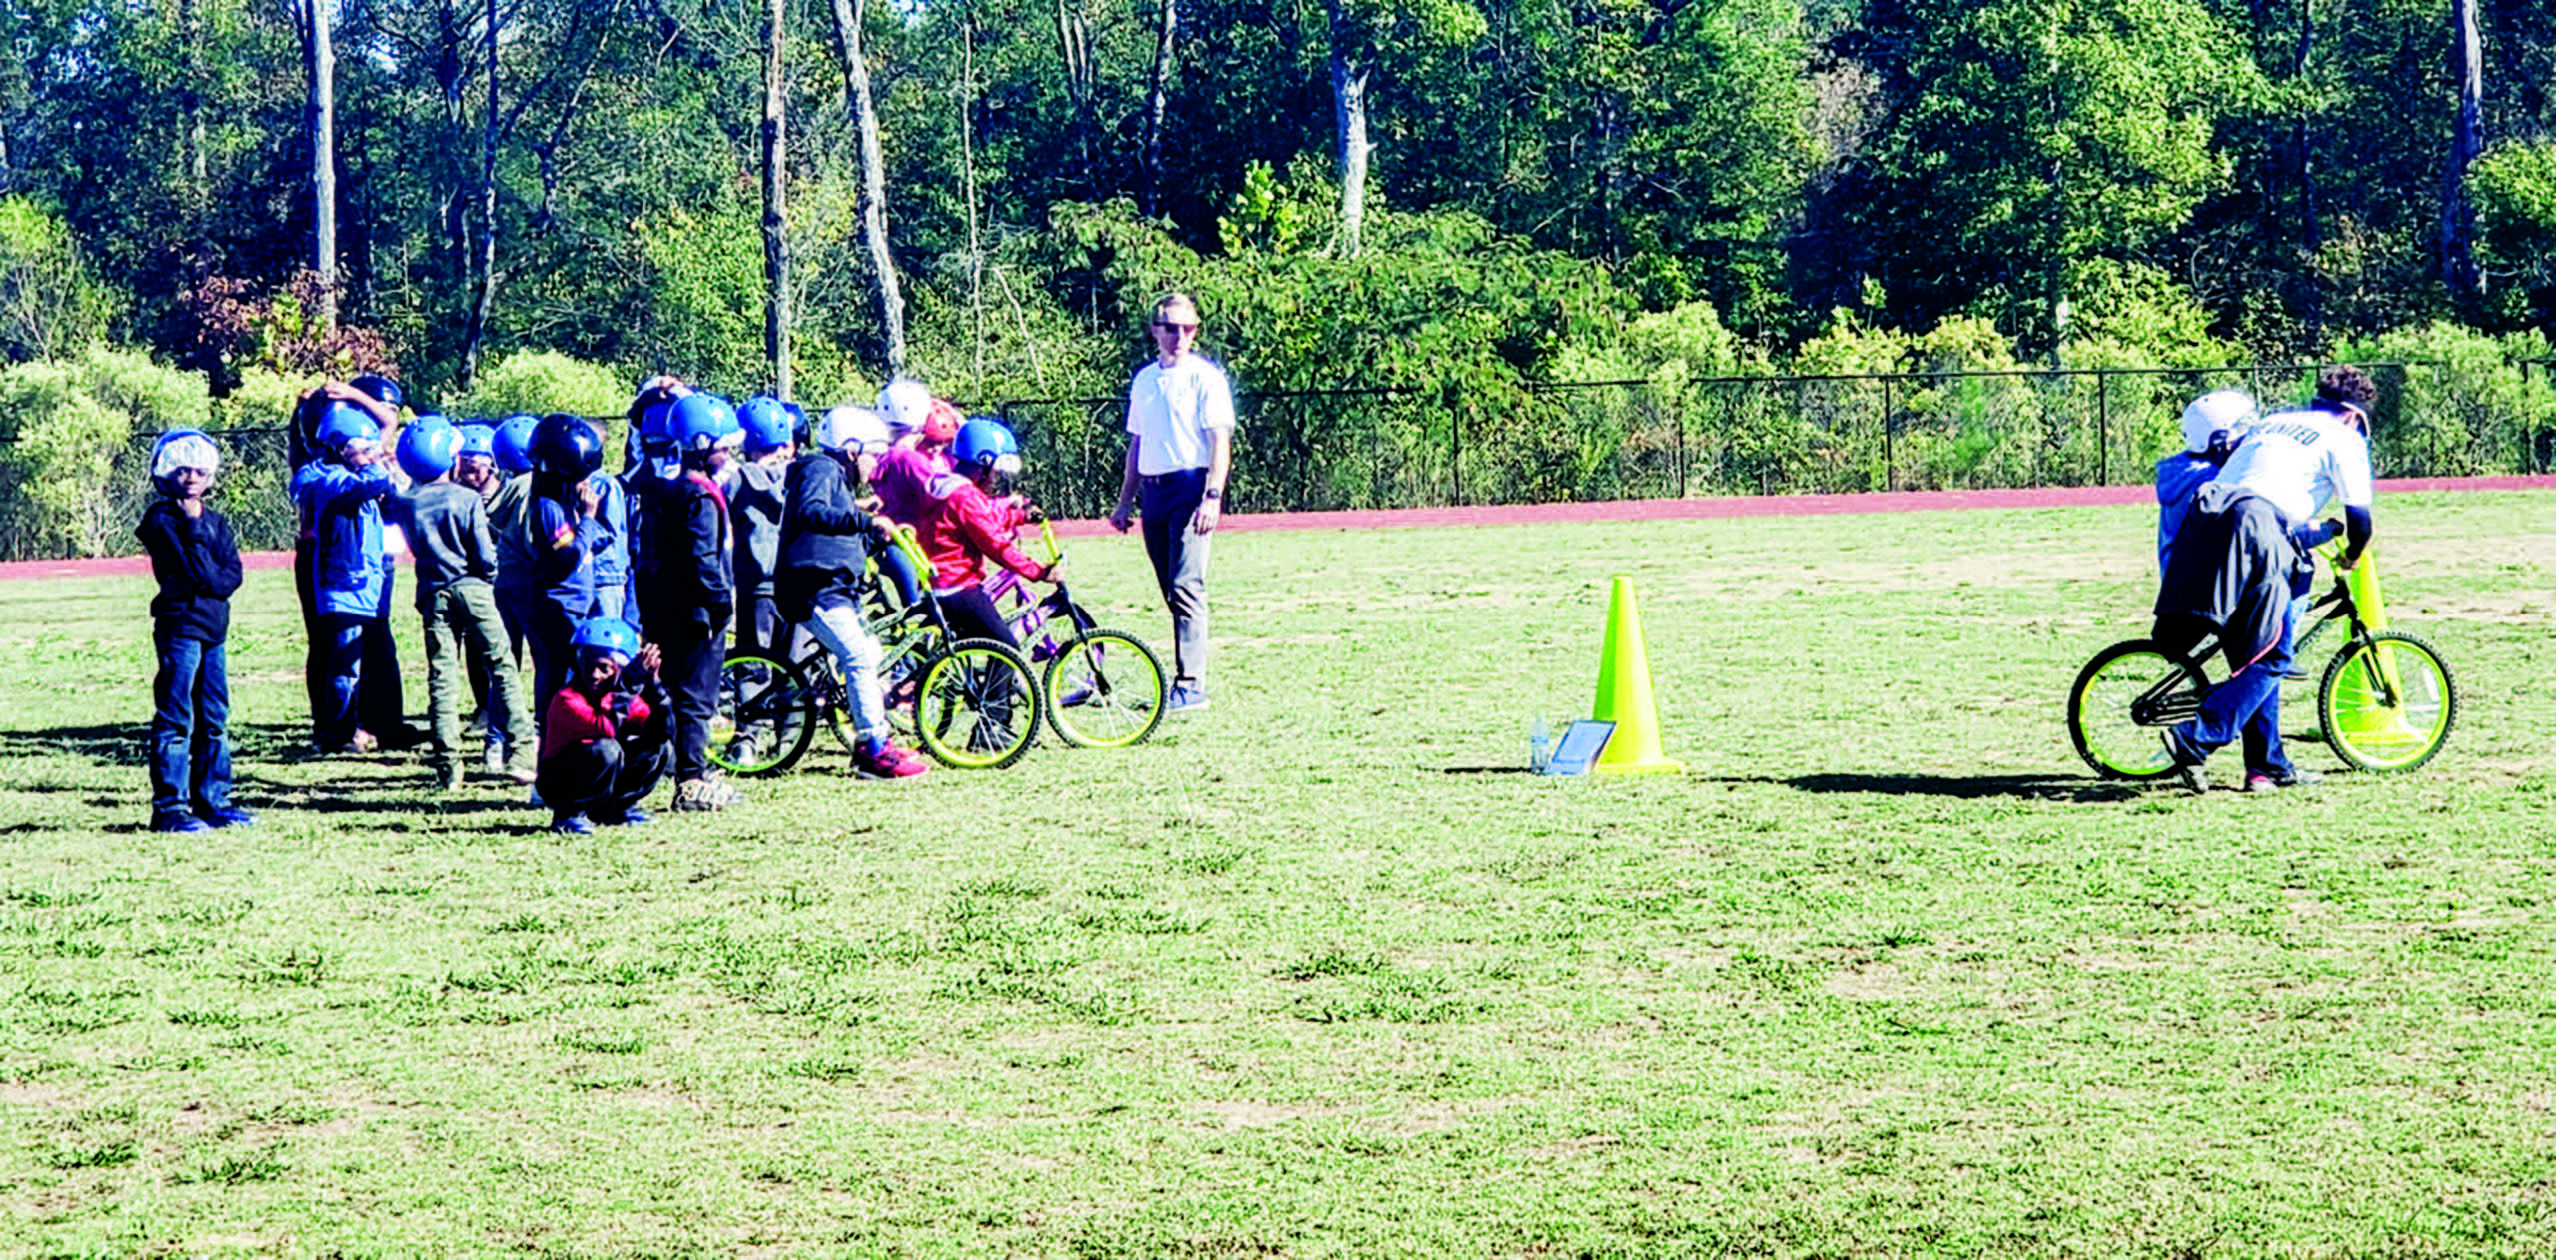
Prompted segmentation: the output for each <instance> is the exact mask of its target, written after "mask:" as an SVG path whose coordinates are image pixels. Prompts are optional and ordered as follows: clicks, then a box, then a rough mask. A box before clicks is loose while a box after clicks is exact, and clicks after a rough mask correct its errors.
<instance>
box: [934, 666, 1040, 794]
mask: <svg viewBox="0 0 2556 1260" xmlns="http://www.w3.org/2000/svg"><path fill="white" fill-rule="evenodd" d="M921 670H922V672H921V674H920V675H918V676H917V679H916V683H915V690H914V734H915V741H916V742H917V743H920V744H921V745H923V751H925V752H927V753H930V754H931V755H932V759H933V760H935V761H938V762H940V763H941V764H942V765H945V766H948V767H950V768H952V769H956V770H999V769H1001V768H1003V767H1005V766H1008V765H1010V764H1012V763H1013V762H1016V761H1019V760H1020V759H1021V757H1022V755H1023V754H1025V753H1027V752H1028V751H1029V746H1030V741H1031V740H1032V739H1034V738H1036V737H1037V735H1038V717H1039V692H1038V680H1037V678H1036V677H1034V676H1033V675H1032V674H1031V673H1030V667H1029V662H1028V661H1026V660H1024V659H1022V657H1021V654H1020V653H1019V652H1017V651H1014V650H1013V649H1011V648H1008V647H1005V646H1003V645H1002V644H1000V643H996V642H995V641H993V640H992V639H962V640H960V641H958V642H956V643H953V644H951V645H950V646H949V649H948V650H947V651H944V652H941V653H939V654H937V655H935V656H934V657H932V659H930V660H928V661H925V662H923V663H922V666H921Z"/></svg>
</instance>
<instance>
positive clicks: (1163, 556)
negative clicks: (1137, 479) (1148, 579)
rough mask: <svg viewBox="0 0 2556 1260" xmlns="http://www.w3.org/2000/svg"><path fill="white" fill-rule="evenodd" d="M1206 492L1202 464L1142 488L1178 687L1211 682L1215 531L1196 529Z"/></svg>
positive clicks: (1149, 549) (1148, 549)
mask: <svg viewBox="0 0 2556 1260" xmlns="http://www.w3.org/2000/svg"><path fill="white" fill-rule="evenodd" d="M1206 491H1207V470H1206V469H1204V468H1193V469H1190V470H1189V471H1187V472H1176V473H1164V474H1163V475H1161V476H1158V477H1147V478H1145V479H1144V481H1143V483H1142V484H1141V485H1140V486H1139V487H1138V498H1137V505H1138V510H1139V512H1140V513H1142V516H1143V520H1142V522H1141V523H1142V524H1143V525H1144V528H1145V556H1146V558H1147V559H1150V560H1152V561H1153V562H1154V583H1155V585H1157V586H1160V587H1161V588H1162V591H1163V605H1164V606H1165V607H1167V608H1169V609H1170V610H1171V619H1172V685H1173V686H1175V687H1192V688H1199V689H1204V688H1205V687H1206V685H1207V544H1208V543H1210V542H1212V541H1213V540H1214V539H1215V535H1213V534H1201V533H1199V532H1198V531H1197V530H1196V529H1195V528H1193V526H1194V523H1195V522H1196V520H1197V517H1198V505H1199V503H1201V502H1202V501H1204V499H1205V496H1206Z"/></svg>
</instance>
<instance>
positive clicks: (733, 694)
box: [710, 654, 816, 775]
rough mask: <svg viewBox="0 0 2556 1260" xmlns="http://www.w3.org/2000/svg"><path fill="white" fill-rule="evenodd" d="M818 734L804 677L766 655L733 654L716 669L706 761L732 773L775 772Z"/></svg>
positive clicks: (788, 764) (793, 759)
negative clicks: (714, 706) (715, 695)
mask: <svg viewBox="0 0 2556 1260" xmlns="http://www.w3.org/2000/svg"><path fill="white" fill-rule="evenodd" d="M815 735H816V715H815V714H814V713H813V712H812V711H811V707H810V705H809V693H808V682H807V679H805V678H802V677H800V675H799V671H798V670H797V669H795V668H792V667H791V666H789V665H787V664H785V663H783V662H780V661H776V660H773V659H772V658H770V657H766V656H755V655H751V654H749V655H744V656H731V657H729V658H728V663H727V664H726V665H724V666H722V667H720V670H719V705H718V708H717V710H716V711H715V712H713V713H712V714H711V718H710V762H711V764H713V765H716V766H718V767H720V768H721V769H724V770H726V771H727V772H728V773H730V774H742V775H757V774H778V773H780V772H781V771H784V770H787V769H789V768H790V767H791V766H792V765H794V764H796V763H797V762H798V760H799V758H800V757H801V756H802V755H804V754H806V752H807V751H808V741H809V740H810V739H812V738H814V737H815Z"/></svg>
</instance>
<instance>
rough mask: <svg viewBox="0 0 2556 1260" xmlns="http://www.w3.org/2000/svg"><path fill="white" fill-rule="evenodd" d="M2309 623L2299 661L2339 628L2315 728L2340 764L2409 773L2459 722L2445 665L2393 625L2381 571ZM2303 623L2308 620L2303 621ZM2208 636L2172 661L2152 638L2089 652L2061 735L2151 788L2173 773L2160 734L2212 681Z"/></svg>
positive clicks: (2343, 591)
mask: <svg viewBox="0 0 2556 1260" xmlns="http://www.w3.org/2000/svg"><path fill="white" fill-rule="evenodd" d="M2306 615H2307V616H2312V617H2316V621H2315V622H2314V623H2313V624H2312V625H2310V626H2309V628H2308V630H2307V632H2306V633H2305V634H2303V635H2301V636H2300V637H2299V641H2298V644H2297V647H2296V648H2295V649H2294V655H2295V657H2297V658H2304V657H2305V656H2306V654H2307V648H2308V647H2309V646H2310V645H2311V644H2313V643H2315V642H2316V641H2317V639H2318V638H2319V637H2320V636H2321V635H2322V634H2323V633H2324V632H2325V630H2326V629H2327V628H2328V627H2329V626H2332V625H2335V624H2336V623H2338V622H2339V623H2341V624H2342V625H2343V626H2344V627H2346V628H2348V633H2347V634H2346V636H2345V638H2344V642H2343V646H2342V648H2341V650H2339V651H2337V652H2336V653H2335V654H2334V658H2333V659H2332V660H2331V661H2328V662H2327V663H2326V666H2325V670H2324V672H2323V674H2322V675H2321V676H2320V677H2319V678H2318V680H2317V685H2316V710H2317V721H2318V724H2319V726H2320V728H2321V729H2320V731H2319V734H2321V735H2322V736H2323V737H2324V739H2325V742H2326V743H2327V744H2328V745H2329V746H2331V747H2332V748H2333V749H2334V753H2335V755H2336V756H2338V757H2341V758H2342V759H2343V761H2344V763H2345V764H2347V765H2350V766H2352V767H2353V768H2355V769H2358V770H2365V771H2371V772H2374V773H2383V774H2384V773H2399V772H2403V771H2408V770H2414V769H2417V768H2419V767H2421V766H2423V765H2424V764H2425V763H2427V762H2429V761H2430V760H2431V759H2432V758H2433V757H2434V756H2436V755H2438V754H2439V752H2440V750H2441V747H2442V745H2444V744H2446V743H2448V742H2449V735H2450V728H2451V727H2452V726H2453V725H2455V724H2456V722H2457V720H2458V684H2457V680H2456V678H2455V677H2454V676H2453V675H2452V674H2451V673H2450V667H2449V662H2448V661H2447V660H2446V659H2445V658H2443V657H2442V656H2441V653H2440V649H2438V648H2435V647H2433V646H2432V645H2431V644H2430V643H2429V642H2427V641H2425V640H2424V639H2423V638H2422V637H2421V636H2419V635H2414V634H2410V633H2407V632H2405V631H2402V630H2394V629H2390V628H2389V627H2388V622H2387V610H2386V605H2385V603H2384V602H2383V601H2382V600H2381V599H2380V597H2379V586H2378V564H2377V560H2376V558H2375V557H2374V556H2370V555H2364V556H2363V557H2362V559H2361V563H2360V566H2359V567H2358V568H2356V569H2354V570H2352V571H2350V572H2347V573H2341V574H2337V575H2336V576H2335V579H2334V586H2333V589H2332V590H2331V591H2329V592H2328V593H2327V594H2326V595H2325V596H2324V597H2323V598H2321V599H2319V600H2317V601H2316V602H2315V603H2313V604H2311V605H2309V606H2308V609H2307V614H2306ZM2303 619H2304V618H2303ZM2216 649H2217V642H2216V640H2215V639H2205V640H2203V641H2202V642H2201V643H2200V644H2198V645H2196V646H2195V647H2193V648H2192V649H2191V651H2190V652H2188V653H2186V654H2184V655H2181V656H2177V655H2174V654H2172V653H2170V652H2168V651H2167V650H2166V649H2165V648H2164V647H2163V646H2162V645H2160V644H2158V643H2157V642H2156V641H2155V640H2153V639H2127V640H2124V641H2122V642H2120V643H2115V644H2113V645H2112V646H2110V647H2108V648H2105V649H2104V650H2102V651H2100V652H2097V653H2095V656H2094V659H2093V660H2090V661H2087V662H2086V664H2085V668H2083V669H2081V670H2079V671H2077V679H2076V682H2075V683H2074V684H2073V685H2071V686H2070V687H2069V689H2068V737H2069V740H2070V742H2072V743H2073V744H2075V746H2076V749H2077V756H2079V757H2080V758H2083V759H2084V761H2085V763H2086V764H2087V765H2088V766H2091V767H2093V769H2094V771H2095V773H2096V774H2099V775H2102V776H2103V777H2105V778H2108V779H2130V780H2146V779H2155V778H2160V777H2162V776H2164V775H2167V774H2170V773H2172V772H2173V771H2174V764H2173V762H2172V761H2171V759H2169V758H2168V757H2167V756H2166V753H2165V749H2164V746H2163V744H2162V743H2161V742H2160V741H2159V739H2158V736H2157V731H2158V729H2159V728H2161V727H2169V726H2173V725H2175V724H2177V723H2180V722H2184V721H2187V720H2189V719H2190V718H2191V717H2193V715H2195V714H2197V713H2198V712H2200V709H2201V701H2202V698H2203V697H2204V696H2206V695H2208V694H2209V690H2210V688H2211V686H2213V685H2214V680H2213V679H2212V677H2211V675H2210V666H2211V663H2212V661H2213V660H2214V659H2215V658H2216V656H2217V650H2216Z"/></svg>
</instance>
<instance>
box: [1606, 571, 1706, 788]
mask: <svg viewBox="0 0 2556 1260" xmlns="http://www.w3.org/2000/svg"><path fill="white" fill-rule="evenodd" d="M1592 716H1594V717H1596V719H1597V720H1598V721H1601V722H1613V723H1615V734H1614V736H1613V737H1611V738H1609V739H1608V740H1607V741H1606V752H1605V753H1604V754H1603V755H1601V756H1600V757H1599V758H1598V763H1597V772H1598V773H1599V774H1683V773H1685V772H1686V766H1685V764H1684V763H1682V762H1677V761H1671V760H1670V759H1668V758H1667V757H1665V756H1663V755H1661V753H1660V715H1659V711H1658V710H1657V709H1655V708H1653V707H1652V704H1651V656H1650V653H1649V652H1648V651H1647V650H1645V649H1644V648H1643V646H1642V614H1641V612H1640V611H1639V610H1638V609H1636V608H1635V607H1634V606H1633V579H1631V578H1629V577H1618V578H1616V579H1615V591H1614V594H1612V595H1611V596H1609V597H1608V599H1607V604H1606V647H1605V650H1604V651H1603V653H1601V654H1600V655H1599V657H1598V685H1597V711H1596V713H1595V714H1593V715H1592Z"/></svg>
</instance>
